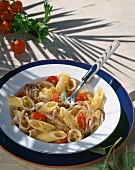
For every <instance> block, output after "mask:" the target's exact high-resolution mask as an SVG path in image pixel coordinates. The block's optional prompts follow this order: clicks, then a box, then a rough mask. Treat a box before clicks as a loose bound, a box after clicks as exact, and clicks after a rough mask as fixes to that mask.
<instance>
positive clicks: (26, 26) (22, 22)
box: [11, 2, 53, 42]
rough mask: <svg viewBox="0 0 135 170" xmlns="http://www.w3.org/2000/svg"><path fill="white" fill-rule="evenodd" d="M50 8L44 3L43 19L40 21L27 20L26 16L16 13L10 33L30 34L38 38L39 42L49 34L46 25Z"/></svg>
mask: <svg viewBox="0 0 135 170" xmlns="http://www.w3.org/2000/svg"><path fill="white" fill-rule="evenodd" d="M52 8H53V7H52V6H51V5H50V4H48V3H47V2H46V3H44V11H45V13H44V18H43V20H42V21H38V20H37V19H33V18H30V19H29V18H28V16H27V14H21V13H17V14H15V17H14V20H13V21H12V26H13V28H12V30H11V32H17V31H18V30H21V31H22V32H25V33H31V34H33V35H34V36H36V37H37V38H38V40H39V41H40V42H42V41H43V39H44V38H45V37H46V36H47V35H48V34H49V30H48V27H47V26H46V23H47V22H49V21H50V13H51V11H52Z"/></svg>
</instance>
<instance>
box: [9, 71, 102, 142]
mask: <svg viewBox="0 0 135 170" xmlns="http://www.w3.org/2000/svg"><path fill="white" fill-rule="evenodd" d="M77 83H78V81H77V80H76V79H73V78H71V77H70V75H69V74H67V73H61V74H59V75H57V76H54V75H52V76H48V77H45V78H42V79H41V80H37V81H36V82H34V83H31V84H26V85H24V86H23V87H22V88H21V89H20V90H19V92H18V93H17V94H16V95H14V96H11V95H8V96H7V98H8V103H9V105H10V107H11V114H12V122H11V125H17V126H18V128H19V129H20V130H21V131H22V132H24V133H25V134H26V135H29V136H30V137H32V138H34V139H36V140H40V141H42V142H49V143H56V144H58V143H70V142H75V141H78V140H82V139H84V138H85V137H87V136H89V135H90V134H92V133H93V132H94V131H95V130H96V129H97V128H98V127H99V126H100V125H101V124H102V122H103V121H104V119H105V113H104V110H103V101H104V92H103V90H102V89H101V88H98V89H97V90H96V91H95V92H94V94H91V92H90V91H89V90H87V89H83V90H82V89H81V90H80V91H79V92H78V94H77V95H76V99H75V103H74V104H73V105H71V104H70V103H68V102H67V100H66V99H67V98H68V97H69V96H70V95H71V94H72V93H73V92H74V91H75V89H76V87H77Z"/></svg>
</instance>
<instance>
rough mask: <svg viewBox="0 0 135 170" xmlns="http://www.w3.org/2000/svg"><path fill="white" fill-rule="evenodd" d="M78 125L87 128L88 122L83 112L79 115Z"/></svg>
mask: <svg viewBox="0 0 135 170" xmlns="http://www.w3.org/2000/svg"><path fill="white" fill-rule="evenodd" d="M76 119H77V123H78V124H79V125H80V126H81V127H82V128H85V127H86V121H85V117H84V114H83V113H82V112H80V113H78V114H77V118H76Z"/></svg>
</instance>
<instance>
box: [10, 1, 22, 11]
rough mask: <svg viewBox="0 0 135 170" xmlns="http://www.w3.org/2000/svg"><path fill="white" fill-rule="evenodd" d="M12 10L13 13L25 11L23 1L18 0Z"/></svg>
mask: <svg viewBox="0 0 135 170" xmlns="http://www.w3.org/2000/svg"><path fill="white" fill-rule="evenodd" d="M11 8H12V10H13V12H15V13H20V12H21V11H22V9H23V4H22V2H21V1H19V0H16V1H14V2H13V3H12V5H11Z"/></svg>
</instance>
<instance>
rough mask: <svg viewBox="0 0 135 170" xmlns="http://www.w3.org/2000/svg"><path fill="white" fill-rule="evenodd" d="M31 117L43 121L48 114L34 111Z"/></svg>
mask: <svg viewBox="0 0 135 170" xmlns="http://www.w3.org/2000/svg"><path fill="white" fill-rule="evenodd" d="M30 119H36V120H41V121H44V122H46V116H45V115H44V114H43V113H41V112H33V113H32V114H31V115H30Z"/></svg>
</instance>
